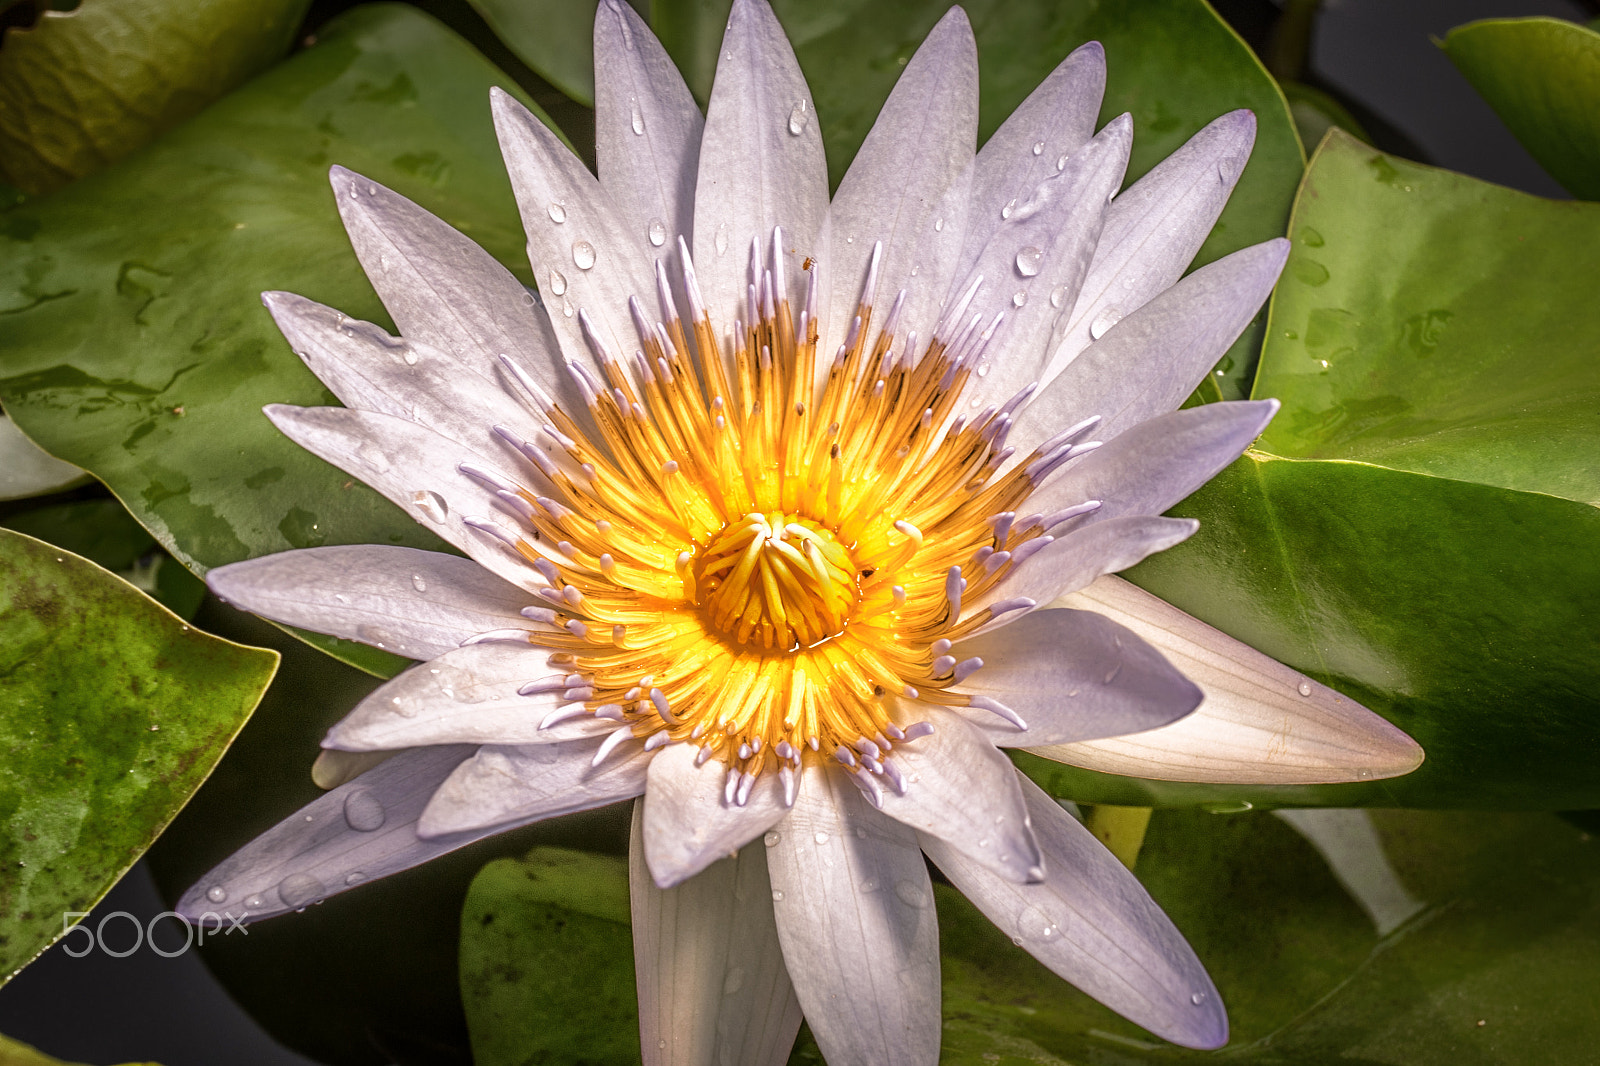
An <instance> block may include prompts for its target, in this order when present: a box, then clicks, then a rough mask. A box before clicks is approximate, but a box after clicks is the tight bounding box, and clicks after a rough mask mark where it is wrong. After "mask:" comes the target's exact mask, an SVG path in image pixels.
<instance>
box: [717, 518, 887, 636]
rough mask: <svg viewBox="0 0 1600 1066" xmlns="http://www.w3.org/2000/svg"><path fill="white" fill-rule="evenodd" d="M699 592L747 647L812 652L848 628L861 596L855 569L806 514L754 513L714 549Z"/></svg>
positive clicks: (830, 536)
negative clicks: (757, 645) (811, 648)
mask: <svg viewBox="0 0 1600 1066" xmlns="http://www.w3.org/2000/svg"><path fill="white" fill-rule="evenodd" d="M698 570H699V577H698V581H697V592H698V599H699V602H700V603H702V604H703V605H704V607H705V610H706V614H707V617H708V618H709V619H710V621H711V624H712V625H713V626H714V627H715V628H716V629H718V630H720V631H721V632H722V633H724V634H726V635H727V636H729V637H732V638H733V639H734V641H736V642H737V643H738V644H740V645H745V644H751V643H755V644H759V645H760V646H761V647H762V648H765V649H767V650H772V651H797V650H799V649H800V648H808V647H811V646H812V645H814V644H817V643H819V642H821V641H823V640H826V639H828V638H829V637H833V636H837V635H838V634H839V633H840V632H842V631H843V630H844V627H845V623H846V622H848V621H849V619H850V611H851V609H852V608H853V607H854V606H855V604H856V600H857V598H858V590H857V588H856V570H855V564H854V563H853V562H852V561H851V558H850V555H849V553H848V552H847V551H846V550H845V548H844V546H843V545H842V544H840V543H839V541H838V539H837V538H836V537H835V536H834V535H833V534H832V533H831V532H829V531H828V530H827V529H825V528H823V527H822V526H820V525H818V524H817V523H816V522H814V521H812V520H810V519H808V518H805V517H803V516H801V515H793V514H787V515H786V514H783V513H782V512H778V511H774V512H772V513H770V514H761V513H759V512H752V513H750V514H747V515H745V516H744V517H743V518H742V519H740V520H739V521H737V522H732V523H730V524H729V525H728V526H726V527H725V528H724V529H723V530H722V532H721V533H719V534H717V536H716V537H714V538H713V539H712V540H711V543H710V544H708V545H707V546H706V550H705V555H704V558H703V561H702V562H701V563H700V565H699V567H698Z"/></svg>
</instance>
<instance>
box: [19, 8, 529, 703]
mask: <svg viewBox="0 0 1600 1066" xmlns="http://www.w3.org/2000/svg"><path fill="white" fill-rule="evenodd" d="M494 84H501V85H504V86H506V87H507V88H508V90H510V91H514V92H515V91H517V90H516V89H515V87H514V86H512V85H511V84H510V82H509V81H508V80H507V79H505V78H504V77H503V76H501V75H500V74H499V72H498V71H496V70H495V68H493V67H492V66H490V65H489V64H488V63H487V62H486V61H485V60H484V59H483V58H482V57H481V56H480V55H478V53H476V52H475V51H473V50H472V49H471V48H470V47H469V46H468V45H467V44H466V43H465V42H463V41H462V40H461V39H460V38H458V37H456V36H455V35H454V34H452V33H450V32H449V31H448V30H446V29H445V28H444V27H442V26H441V25H439V24H438V23H437V22H435V21H434V20H433V19H431V18H429V17H428V16H426V15H423V14H421V13H420V12H418V11H416V10H414V9H411V8H406V7H402V6H398V5H394V6H390V5H384V6H373V7H363V8H357V9H355V10H353V11H350V12H348V13H346V14H345V15H343V16H341V17H340V18H339V19H336V20H335V21H334V22H331V23H329V24H328V25H327V26H325V27H324V28H323V29H322V31H321V32H320V33H319V40H318V43H317V44H316V45H315V46H314V47H311V48H308V49H306V50H304V51H302V52H300V53H299V54H297V55H295V56H294V57H293V58H292V59H290V60H289V61H287V62H286V63H284V64H282V65H281V66H279V67H277V68H275V69H274V70H272V71H271V72H270V73H268V74H266V75H264V76H263V77H261V78H259V79H257V80H256V81H254V82H252V83H250V84H249V85H248V86H246V87H244V88H243V89H240V90H239V91H237V92H235V93H233V94H232V95H230V96H229V97H228V98H227V99H225V100H223V101H221V102H220V103H218V104H217V105H215V106H214V107H212V108H210V109H209V110H208V111H206V113H205V114H203V115H201V116H200V117H198V118H196V119H194V120H193V121H192V122H190V123H188V124H187V125H185V126H183V127H182V128H180V129H178V130H175V131H174V132H173V133H171V134H170V135H169V136H167V137H166V138H164V139H163V140H162V141H161V143H160V144H158V145H156V146H154V147H152V148H151V149H150V150H149V151H147V152H143V153H140V154H139V155H138V156H136V157H134V158H131V159H128V160H125V161H124V162H122V163H121V164H118V165H117V166H115V167H113V168H112V169H110V170H107V171H105V172H103V173H101V174H97V175H94V176H92V177H89V178H86V179H84V180H83V181H80V182H78V183H76V184H75V185H73V186H72V187H70V188H68V189H63V190H62V191H61V192H60V193H58V194H56V195H53V196H51V197H48V198H45V199H43V200H38V201H29V202H28V203H25V204H23V205H21V206H19V207H16V208H14V209H12V210H11V211H10V212H8V213H6V214H5V215H4V216H3V219H0V319H3V321H4V323H5V326H4V328H5V331H6V345H7V350H6V355H5V360H4V362H3V363H0V398H3V402H4V404H5V407H6V411H7V413H8V414H9V415H10V416H11V417H12V418H14V419H15V420H16V421H17V423H18V424H19V425H20V426H21V427H22V428H24V429H25V430H26V431H27V432H28V435H29V436H30V437H32V438H33V439H34V440H36V441H38V442H39V443H40V444H41V445H42V446H44V447H45V448H46V449H48V450H49V451H50V452H51V453H52V454H54V455H57V456H60V457H62V458H65V459H68V460H70V461H72V462H75V463H77V464H78V465H79V466H82V467H84V468H85V469H87V470H90V471H91V472H93V473H94V475H95V476H96V477H98V478H100V479H101V480H102V481H103V482H105V483H106V485H107V486H108V487H109V488H110V489H111V490H112V492H114V493H115V494H116V495H117V497H118V498H119V499H120V500H122V502H123V503H124V504H126V505H127V507H128V509H129V510H130V511H131V512H132V513H133V514H134V516H135V517H136V518H138V519H139V521H140V522H141V523H143V524H144V525H145V526H146V527H147V528H148V529H150V530H151V532H152V533H154V534H155V536H156V538H157V539H158V540H159V541H160V542H161V543H162V545H163V546H164V547H166V548H167V549H168V550H169V551H171V552H172V554H173V555H174V556H175V557H176V558H177V559H179V560H180V561H181V562H183V563H184V564H185V565H187V566H189V567H190V568H191V569H193V570H194V571H195V572H196V573H201V574H203V573H204V572H205V571H206V570H207V569H208V568H210V567H213V566H220V565H222V564H223V563H229V562H234V561H237V560H239V559H245V558H251V557H254V556H258V555H267V554H270V553H273V552H279V551H286V550H288V549H290V548H305V547H312V546H315V545H319V544H340V543H378V544H410V545H414V546H417V547H425V548H442V547H443V545H442V544H441V543H440V542H439V541H438V540H437V539H435V538H434V537H433V536H432V535H431V534H428V533H426V532H425V531H424V530H423V529H422V528H421V527H420V526H418V525H417V524H416V522H414V521H413V520H411V519H410V518H408V517H407V516H405V515H404V514H402V513H401V512H400V511H399V509H398V508H396V507H394V506H393V505H392V504H390V503H388V502H387V501H386V500H384V499H383V498H382V497H380V496H379V495H378V494H377V493H375V492H373V491H371V490H370V489H368V488H366V487H365V486H364V485H362V484H360V483H359V482H355V481H352V479H351V478H350V477H349V476H348V475H346V474H344V473H343V472H342V471H339V470H336V469H334V468H333V467H331V466H329V465H328V464H326V463H324V462H322V461H321V460H320V459H317V458H315V457H314V456H312V455H311V454H310V453H308V452H306V451H304V450H302V449H301V448H299V447H298V446H296V445H295V444H293V443H291V442H290V441H289V440H288V439H287V438H285V437H284V436H283V435H282V434H280V433H279V432H278V431H277V430H276V429H275V428H273V426H272V425H271V424H270V423H269V422H268V421H267V420H266V417H265V416H264V415H262V413H261V408H262V406H263V405H265V404H268V403H297V404H323V403H331V402H333V397H332V396H331V395H330V394H329V393H328V391H327V390H326V389H325V388H323V386H322V384H321V383H320V382H318V381H317V380H316V378H314V377H313V376H312V375H311V374H310V372H309V371H307V370H306V369H305V367H304V365H303V364H302V363H301V362H300V360H299V359H298V358H297V357H296V356H295V355H294V353H293V352H291V351H290V349H289V345H288V344H287V343H286V342H285V341H284V340H283V338H282V337H281V336H280V335H279V334H278V331H277V329H276V327H274V326H273V324H272V321H271V319H270V318H269V317H268V315H267V313H266V311H265V309H264V308H262V307H261V305H260V301H259V294H260V293H261V292H262V291H263V290H268V289H287V290H291V291H294V292H299V293H303V294H305V295H307V296H309V297H311V298H313V299H316V300H319V301H321V302H323V303H325V304H328V305H330V306H333V307H338V308H340V309H341V310H343V311H344V312H346V313H347V314H349V315H351V316H352V317H359V318H365V319H369V320H372V321H376V322H380V323H384V324H386V325H387V324H389V319H388V318H387V316H386V315H385V314H384V312H383V309H382V306H381V305H380V304H379V303H378V300H377V297H376V296H375V294H374V293H373V291H372V289H371V287H370V286H369V285H368V284H367V281H366V279H365V277H364V276H363V275H362V273H361V269H360V267H359V266H358V264H357V263H356V259H355V255H354V254H353V253H352V252H351V250H350V247H349V244H348V243H347V242H346V240H345V236H344V230H343V228H342V226H341V225H340V223H339V216H338V213H337V211H336V210H335V207H334V202H333V194H332V192H331V190H330V189H329V187H328V182H327V170H328V167H329V165H330V164H334V163H338V164H343V165H345V166H348V167H350V168H351V169H353V170H357V171H360V172H362V173H364V174H367V175H369V176H371V177H372V178H374V179H375V180H377V181H382V182H384V183H385V184H388V185H391V186H392V187H394V188H396V189H398V190H399V191H400V192H402V193H404V194H406V195H408V196H410V197H412V198H413V199H415V200H417V201H418V202H420V203H422V204H423V205H424V206H426V207H428V208H430V209H432V210H434V211H436V212H438V213H440V214H441V215H442V216H443V217H444V218H445V219H447V220H448V221H449V222H451V223H452V224H453V225H455V226H456V227H457V228H459V229H461V230H463V231H464V232H466V233H468V234H469V235H471V236H472V237H474V238H475V239H476V240H478V241H479V242H480V243H482V244H483V245H484V246H485V247H487V248H488V249H489V250H490V251H492V252H494V253H495V254H496V255H497V256H498V257H499V258H500V259H501V260H502V261H503V262H505V263H507V264H508V265H511V266H512V268H513V269H514V270H520V271H521V275H522V276H523V277H524V279H525V280H528V275H527V268H526V266H525V264H523V243H524V241H523V235H522V229H521V226H520V224H519V223H518V221H517V214H516V208H515V206H514V204H513V201H512V197H511V187H510V182H509V181H508V179H507V178H506V175H505V169H504V167H503V166H502V165H501V162H500V155H499V151H498V149H497V147H496V143H495V138H494V132H493V129H492V124H491V121H490V117H489V106H488V98H489V87H490V86H491V85H494ZM316 640H317V642H318V646H320V647H323V648H325V649H330V650H332V651H333V652H334V653H335V654H337V655H339V656H341V657H343V658H345V659H347V660H348V661H351V662H355V663H358V664H360V665H361V666H362V667H363V668H365V669H369V670H372V671H374V672H378V673H384V674H389V673H393V672H394V671H395V669H396V668H397V667H398V665H399V664H400V663H401V660H398V659H396V658H395V657H394V656H390V655H387V654H385V653H383V652H378V651H375V650H373V649H368V648H364V647H362V646H359V645H355V644H350V643H347V642H337V641H332V640H330V639H327V638H316Z"/></svg>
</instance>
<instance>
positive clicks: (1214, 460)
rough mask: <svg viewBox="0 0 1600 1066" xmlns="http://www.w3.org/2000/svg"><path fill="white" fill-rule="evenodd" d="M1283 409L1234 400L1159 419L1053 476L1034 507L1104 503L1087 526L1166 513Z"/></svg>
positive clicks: (1031, 501)
mask: <svg viewBox="0 0 1600 1066" xmlns="http://www.w3.org/2000/svg"><path fill="white" fill-rule="evenodd" d="M1279 406H1280V405H1279V403H1278V401H1277V400H1235V401H1226V402H1223V403H1208V404H1202V405H1201V406H1199V407H1189V408H1184V409H1183V410H1179V411H1171V412H1168V413H1167V414H1164V415H1158V416H1157V417H1155V418H1152V419H1149V420H1148V421H1145V422H1141V423H1139V424H1138V425H1136V426H1134V427H1133V428H1131V429H1129V430H1127V431H1125V432H1123V433H1120V434H1118V435H1117V437H1116V439H1115V440H1113V441H1111V443H1109V444H1107V445H1105V446H1104V447H1102V448H1096V449H1095V450H1094V451H1092V452H1089V453H1088V454H1086V455H1084V456H1083V457H1081V458H1079V459H1077V460H1075V461H1074V462H1072V463H1069V464H1068V465H1067V466H1066V467H1065V468H1063V469H1062V470H1061V471H1060V472H1059V473H1057V474H1055V475H1054V476H1052V477H1050V478H1048V479H1047V480H1046V481H1045V483H1044V484H1043V485H1042V486H1040V488H1039V489H1038V491H1036V492H1035V493H1034V494H1033V495H1031V496H1029V497H1028V508H1029V510H1031V511H1039V512H1043V513H1045V514H1054V513H1056V512H1058V511H1061V510H1064V509H1065V508H1068V507H1072V506H1074V505H1076V504H1080V503H1083V502H1084V501H1086V500H1099V501H1100V507H1099V509H1097V510H1095V511H1094V512H1092V513H1090V514H1088V515H1085V516H1084V518H1083V519H1082V522H1083V524H1085V525H1088V524H1090V523H1094V522H1103V521H1105V520H1106V519H1110V518H1117V517H1120V516H1122V515H1141V514H1162V513H1163V512H1165V511H1167V510H1168V509H1169V508H1171V507H1172V506H1173V505H1174V504H1176V503H1177V502H1178V501H1179V500H1182V499H1184V498H1185V497H1186V496H1188V495H1189V494H1190V493H1192V492H1194V491H1195V490H1196V489H1198V488H1199V487H1200V486H1201V485H1204V484H1205V483H1206V482H1208V481H1210V480H1211V479H1212V478H1213V477H1215V476H1216V475H1217V473H1218V471H1220V470H1221V469H1222V468H1223V467H1225V466H1227V465H1228V464H1229V463H1231V462H1233V461H1234V460H1235V459H1237V458H1238V457H1239V456H1240V455H1241V454H1242V453H1243V452H1244V450H1245V449H1246V448H1248V447H1249V446H1250V444H1251V442H1252V441H1254V440H1255V439H1256V438H1257V437H1259V436H1260V435H1261V431H1262V430H1264V429H1266V428H1267V423H1268V422H1271V421H1272V417H1273V415H1275V414H1277V413H1278V407H1279Z"/></svg>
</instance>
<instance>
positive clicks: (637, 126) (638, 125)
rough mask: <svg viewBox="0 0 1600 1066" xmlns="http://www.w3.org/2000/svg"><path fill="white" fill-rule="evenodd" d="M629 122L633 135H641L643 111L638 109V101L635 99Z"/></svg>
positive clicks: (642, 134) (642, 133) (642, 132)
mask: <svg viewBox="0 0 1600 1066" xmlns="http://www.w3.org/2000/svg"><path fill="white" fill-rule="evenodd" d="M629 122H630V124H631V125H632V126H633V135H634V136H635V137H643V136H644V112H643V111H640V110H639V101H637V100H635V101H634V102H633V117H632V118H631V119H630V120H629Z"/></svg>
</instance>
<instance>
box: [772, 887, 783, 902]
mask: <svg viewBox="0 0 1600 1066" xmlns="http://www.w3.org/2000/svg"><path fill="white" fill-rule="evenodd" d="M772 902H774V903H782V902H783V889H781V888H775V889H773V890H772Z"/></svg>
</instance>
